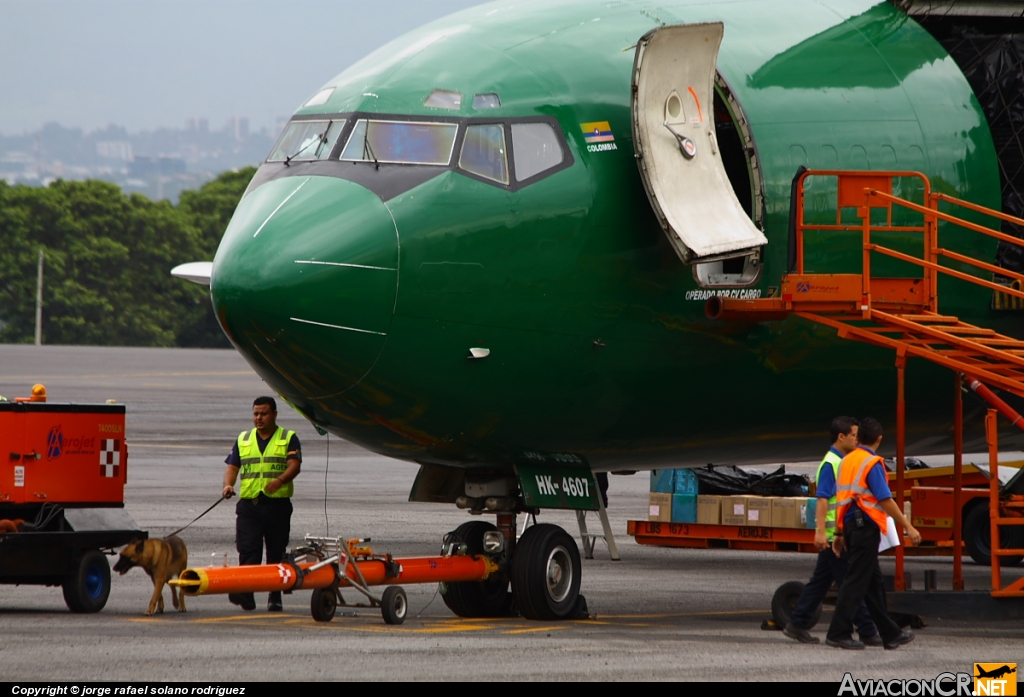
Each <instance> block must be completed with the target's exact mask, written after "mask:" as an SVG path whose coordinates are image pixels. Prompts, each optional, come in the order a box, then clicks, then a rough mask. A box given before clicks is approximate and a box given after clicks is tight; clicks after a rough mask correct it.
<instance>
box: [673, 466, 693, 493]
mask: <svg viewBox="0 0 1024 697" xmlns="http://www.w3.org/2000/svg"><path fill="white" fill-rule="evenodd" d="M672 491H673V492H674V493H676V494H692V495H694V496H696V495H697V475H696V474H694V473H693V470H691V469H678V470H676V477H675V487H674V488H673V489H672Z"/></svg>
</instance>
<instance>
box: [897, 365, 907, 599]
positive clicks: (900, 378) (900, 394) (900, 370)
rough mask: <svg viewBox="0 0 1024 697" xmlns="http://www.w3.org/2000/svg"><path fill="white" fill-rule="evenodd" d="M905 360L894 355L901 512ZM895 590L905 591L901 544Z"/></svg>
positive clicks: (904, 437) (899, 505)
mask: <svg viewBox="0 0 1024 697" xmlns="http://www.w3.org/2000/svg"><path fill="white" fill-rule="evenodd" d="M906 370H907V358H906V356H905V355H901V354H899V353H897V355H896V505H897V506H898V507H899V509H900V510H901V511H902V510H903V466H904V461H903V458H904V455H905V450H906V441H907V414H906V412H907V403H906V399H905V387H906V385H905V383H906ZM902 528H903V526H902V525H897V526H896V531H897V533H898V534H899V536H900V541H901V542H905V540H904V539H903V530H902ZM895 585H896V590H898V591H903V590H906V589H907V581H906V577H905V576H904V575H903V544H900V546H899V547H897V548H896V581H895Z"/></svg>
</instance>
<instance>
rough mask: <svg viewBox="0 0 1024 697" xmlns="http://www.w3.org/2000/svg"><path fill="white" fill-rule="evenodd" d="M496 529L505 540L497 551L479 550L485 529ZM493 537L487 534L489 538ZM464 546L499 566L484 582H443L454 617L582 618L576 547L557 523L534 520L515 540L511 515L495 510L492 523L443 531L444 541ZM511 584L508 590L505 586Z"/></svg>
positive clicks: (584, 613)
mask: <svg viewBox="0 0 1024 697" xmlns="http://www.w3.org/2000/svg"><path fill="white" fill-rule="evenodd" d="M493 531H498V532H500V533H501V534H502V537H503V538H504V540H505V544H504V548H503V549H501V550H500V551H498V552H488V551H487V550H486V549H485V544H484V540H485V536H486V535H487V533H490V532H493ZM493 539H494V536H493V535H492V536H488V540H493ZM449 545H465V547H466V549H465V553H466V554H471V555H480V554H483V555H487V556H490V557H491V559H492V561H494V562H495V563H497V564H498V565H499V566H500V567H501V571H500V572H499V573H497V574H493V575H492V576H491V577H490V578H488V579H486V580H484V581H467V582H461V583H448V584H446V585H445V588H444V589H443V591H442V593H443V595H442V598H443V599H444V603H445V605H447V606H448V608H449V609H450V610H451V611H452V612H454V613H455V614H456V615H458V616H460V617H508V616H510V615H516V614H518V615H521V616H522V617H524V618H526V619H530V620H545V621H550V620H561V619H585V618H586V617H587V616H588V613H587V605H586V600H585V599H584V598H583V596H582V595H580V580H581V576H582V565H581V563H580V552H579V547H577V546H576V541H575V540H574V539H573V538H572V536H570V535H569V534H568V533H567V532H566V531H565V530H563V529H562V528H560V527H558V526H557V525H551V524H539V525H533V526H531V527H529V528H527V529H526V531H525V532H524V533H523V535H522V537H520V538H519V539H518V541H517V540H516V517H515V514H511V513H500V514H498V526H497V527H495V526H494V525H491V524H490V523H487V522H485V521H479V520H474V521H470V522H467V523H463V524H462V525H460V526H459V527H458V528H456V529H455V530H454V531H452V532H450V533H449V534H448V535H447V536H445V546H446V547H448V546H449ZM510 583H511V592H510V591H509V585H510Z"/></svg>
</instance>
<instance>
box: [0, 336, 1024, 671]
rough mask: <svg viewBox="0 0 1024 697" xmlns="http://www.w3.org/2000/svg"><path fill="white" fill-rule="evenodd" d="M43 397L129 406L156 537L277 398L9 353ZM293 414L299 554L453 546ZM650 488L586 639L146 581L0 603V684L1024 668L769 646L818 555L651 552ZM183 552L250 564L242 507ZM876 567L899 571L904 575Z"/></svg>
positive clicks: (975, 652)
mask: <svg viewBox="0 0 1024 697" xmlns="http://www.w3.org/2000/svg"><path fill="white" fill-rule="evenodd" d="M35 382H42V383H44V384H45V385H46V387H47V390H48V392H49V397H50V401H52V402H61V401H67V402H104V401H106V400H108V399H116V400H117V401H118V402H119V403H122V404H125V405H127V410H128V425H127V437H128V443H129V478H128V485H127V489H126V492H125V499H126V501H125V505H126V508H127V510H128V512H129V513H131V515H132V516H133V517H134V518H135V520H136V521H138V523H139V524H140V525H141V526H142V528H143V529H145V530H148V531H149V532H150V534H151V535H153V536H161V535H166V534H167V533H169V532H171V531H172V530H174V529H175V528H177V527H179V526H181V525H184V524H185V523H187V522H188V521H189V520H191V519H192V518H193V517H195V516H196V515H198V514H199V513H200V512H201V511H203V510H204V509H205V508H206V507H207V506H209V505H210V504H211V503H213V502H214V501H215V500H216V499H217V498H218V496H219V491H220V486H221V484H220V482H221V476H222V474H223V461H224V457H225V456H226V455H227V451H228V449H229V448H230V446H231V443H232V441H233V439H234V437H235V436H236V435H237V434H238V432H239V431H240V430H242V429H243V428H250V427H251V421H250V417H249V409H250V405H251V404H252V399H253V398H254V397H256V396H257V395H259V394H263V393H265V392H267V391H268V390H267V388H266V386H265V385H264V384H263V383H262V381H261V380H260V378H259V377H257V376H256V375H255V374H254V373H253V372H252V370H251V369H250V368H249V366H248V365H247V364H246V363H245V362H244V360H242V358H241V357H239V356H238V355H237V354H236V353H235V352H233V351H230V350H177V349H137V348H98V347H60V346H47V347H42V348H36V347H32V346H0V394H2V395H4V396H6V397H8V398H11V397H15V396H21V395H27V394H28V393H29V390H30V388H31V386H32V384H33V383H35ZM280 408H281V413H280V418H279V421H280V423H281V424H282V425H285V426H287V427H289V428H294V429H295V430H296V431H298V433H299V436H300V438H301V439H302V444H303V456H304V462H303V467H302V474H301V475H300V476H299V478H298V480H297V481H296V496H295V501H294V502H295V514H294V517H293V520H292V543H293V544H295V543H297V542H298V541H299V540H300V538H301V536H302V535H303V534H306V533H309V534H325V533H328V534H332V535H339V534H342V535H345V536H346V537H372V538H373V546H374V549H375V550H377V551H381V552H385V551H389V552H392V553H394V554H396V555H426V554H434V553H437V552H438V551H439V549H440V543H441V537H442V536H443V534H444V533H445V532H447V531H449V530H452V529H454V528H455V527H456V526H457V525H459V524H460V523H462V522H464V521H466V520H468V519H469V516H468V515H467V514H466V513H465V512H463V511H459V510H457V509H456V508H454V507H453V506H442V505H433V504H421V503H409V502H408V501H407V500H406V499H407V497H408V492H409V487H410V485H411V484H412V481H413V478H414V477H415V474H416V471H417V468H416V465H414V464H410V463H404V462H399V461H395V460H389V459H387V458H383V457H380V456H377V455H374V454H372V453H368V452H366V451H364V450H362V449H360V448H358V447H356V446H353V445H351V444H348V443H346V442H344V441H342V440H340V439H338V438H336V437H333V436H331V437H330V439H328V438H326V437H321V436H318V435H317V434H316V432H315V431H314V430H313V428H312V427H311V426H310V425H309V424H308V423H307V422H306V421H305V420H304V419H303V418H302V417H300V416H299V415H298V414H296V413H294V412H292V411H291V410H289V409H288V408H287V406H286V405H283V404H282V405H280ZM826 416H828V415H826ZM825 422H826V423H827V420H826V421H825ZM328 448H329V450H330V458H329V462H328ZM796 469H797V470H798V471H809V470H810V467H809V466H807V465H804V466H802V468H801V467H799V466H798V467H797V468H796ZM647 490H648V478H647V475H646V473H640V474H638V475H636V476H631V477H629V476H625V477H619V476H614V477H611V490H610V492H609V497H610V507H609V514H610V517H611V521H612V526H613V529H614V531H615V533H616V535H617V541H618V544H619V550H620V553H621V556H622V561H619V562H612V561H610V560H609V558H608V553H607V550H606V549H604V548H603V547H602V546H601V543H598V550H597V553H596V557H597V558H596V559H594V560H584V562H583V588H582V591H583V593H584V595H585V596H586V598H587V601H588V603H589V605H590V608H591V610H592V611H593V612H595V613H596V619H593V620H587V621H573V622H561V623H557V622H556V623H542V622H529V621H526V620H522V619H503V620H486V621H482V620H464V619H459V618H457V617H455V616H454V615H452V614H451V613H450V612H449V611H448V609H447V608H446V607H445V606H444V604H443V603H442V601H441V598H440V597H439V596H438V595H437V594H436V590H437V589H436V586H407V587H406V591H407V592H408V594H409V602H410V617H409V619H408V620H407V621H406V622H405V624H403V625H401V626H399V627H389V626H387V625H385V624H384V623H383V621H382V620H381V618H380V615H379V614H378V613H377V612H376V611H373V610H359V611H357V612H356V613H355V614H356V616H338V617H335V619H334V621H332V622H330V623H326V624H318V623H316V622H314V621H313V620H312V618H311V617H310V614H309V592H308V591H298V592H296V593H294V594H292V595H286V596H285V602H284V605H285V612H283V613H280V614H268V613H267V612H266V611H265V601H266V598H265V596H257V601H258V608H257V610H256V611H254V612H250V613H245V612H242V611H240V610H238V609H237V608H235V607H234V606H232V605H230V604H228V602H227V600H226V598H224V597H223V596H205V597H198V598H190V599H189V600H188V609H189V611H188V612H187V613H186V614H177V613H172V612H168V613H166V614H164V615H162V616H156V617H152V618H147V617H144V616H143V612H144V611H145V609H146V606H147V604H148V600H149V596H150V594H151V592H152V586H151V584H150V581H149V579H148V577H147V576H146V575H145V574H144V573H143V572H142V571H141V570H132V571H131V572H129V573H128V574H127V575H126V576H116V575H115V577H114V579H113V588H112V591H111V594H110V600H109V602H108V604H107V606H106V608H105V609H104V610H103V611H102V612H100V613H98V614H94V615H75V614H72V613H70V612H68V611H67V609H66V608H65V606H64V602H63V599H62V597H61V592H60V589H59V588H45V587H39V586H18V587H15V586H0V637H2V638H0V680H7V681H28V680H31V681H85V680H126V681H136V682H140V683H141V682H145V683H148V684H152V683H157V682H161V683H162V682H166V681H177V680H188V681H202V682H214V683H217V684H229V683H230V682H231V681H246V682H248V681H257V680H302V681H309V680H342V679H348V678H354V679H360V680H474V681H480V680H535V679H540V680H709V681H722V680H729V681H738V680H825V681H831V682H836V683H838V682H839V681H840V680H841V679H842V676H843V673H845V672H847V671H850V672H851V673H852V674H853V676H854V677H855V678H857V679H866V678H885V679H896V678H926V679H930V678H934V677H935V676H937V675H938V674H939V673H941V672H944V671H950V672H958V671H964V672H967V671H970V670H971V669H972V663H973V662H975V661H986V662H989V661H1007V662H1013V661H1017V662H1020V663H1024V627H1022V626H1021V623H1020V622H1009V621H1006V622H988V623H971V622H963V621H951V620H943V619H942V618H940V617H928V618H926V620H927V621H928V623H929V626H928V627H926V628H924V629H922V630H920V631H918V632H917V640H916V641H915V642H914V643H912V644H910V645H909V646H905V647H902V648H901V649H900V650H898V651H881V650H868V651H862V652H844V651H837V650H834V649H827V648H826V647H825V646H824V644H823V643H822V644H820V645H817V646H809V645H803V644H798V643H796V642H794V641H791V640H789V639H786V638H785V637H784V636H783V635H782V633H781V632H775V631H762V630H761V629H760V625H761V621H762V620H763V619H764V618H766V617H768V616H769V607H770V601H771V597H772V594H773V592H774V591H775V589H776V588H777V587H778V586H779V585H781V584H782V583H784V582H786V581H790V580H802V581H806V579H807V578H808V577H809V575H810V572H811V570H812V568H813V566H814V558H813V556H812V555H801V554H789V553H774V554H769V553H761V552H739V551H723V550H684V549H668V548H656V547H647V546H641V545H637V544H636V543H635V542H634V541H633V540H632V538H629V537H627V536H626V534H625V530H626V521H627V520H628V519H630V518H633V519H637V518H641V519H642V518H643V517H644V516H645V513H646V510H647ZM325 502H326V506H325ZM325 509H326V510H325ZM540 520H541V521H546V522H553V523H556V524H559V525H562V526H563V527H564V528H565V529H566V530H568V531H569V532H570V533H572V534H573V535H574V536H576V537H577V539H578V529H577V527H576V522H575V519H574V517H573V516H572V514H571V513H568V512H564V511H545V512H543V514H542V515H541V516H540ZM521 522H522V519H520V523H521ZM595 523H596V521H595ZM181 536H182V537H183V538H184V539H185V541H186V543H187V544H188V546H189V559H190V564H191V565H192V566H208V565H221V564H223V563H224V562H225V560H227V562H228V563H229V564H235V563H237V556H236V553H235V550H234V511H233V506H232V504H230V503H229V504H222V505H221V506H219V507H217V508H215V509H214V510H213V512H211V513H210V514H209V515H207V516H206V517H205V518H203V519H202V520H200V521H199V522H198V523H196V524H195V525H194V526H192V527H191V528H189V529H188V530H186V531H185V532H184V533H182V534H181ZM883 563H884V564H885V565H889V566H890V569H891V564H892V562H891V561H885V562H883ZM964 568H965V571H966V577H967V585H968V588H973V589H984V588H986V587H987V584H988V583H989V575H988V570H987V568H981V567H977V566H975V565H973V564H972V563H970V562H969V561H968V562H967V563H965V565H964ZM907 569H908V570H909V571H911V573H912V574H913V576H914V577H915V579H922V578H923V575H924V569H937V570H938V573H939V584H940V588H941V587H947V588H948V586H949V583H950V578H951V570H952V563H951V561H950V560H947V559H923V560H909V561H908V563H907ZM883 571H885V569H884V568H883ZM1020 573H1021V570H1020V569H1014V570H1009V571H1008V574H1007V575H1008V576H1009V577H1011V578H1012V577H1015V576H1018V575H1019V574H1020ZM168 600H169V599H168ZM167 605H168V609H169V608H170V603H167ZM339 612H340V611H339ZM829 617H830V613H829V611H828V609H827V608H826V612H825V614H824V616H823V619H822V622H821V623H820V624H819V625H818V626H817V627H815V628H814V629H813V630H812V631H813V633H814V634H816V635H818V636H821V637H822V638H823V637H824V632H825V628H826V626H827V621H828V619H829Z"/></svg>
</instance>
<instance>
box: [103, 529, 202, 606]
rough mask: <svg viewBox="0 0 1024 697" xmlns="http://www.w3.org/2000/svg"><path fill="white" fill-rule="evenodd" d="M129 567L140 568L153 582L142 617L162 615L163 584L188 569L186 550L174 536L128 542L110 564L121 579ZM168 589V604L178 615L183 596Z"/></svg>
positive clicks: (173, 589)
mask: <svg viewBox="0 0 1024 697" xmlns="http://www.w3.org/2000/svg"><path fill="white" fill-rule="evenodd" d="M133 566H141V567H142V568H143V569H145V571H146V573H147V574H149V577H150V578H151V579H153V598H152V599H151V600H150V601H149V609H148V610H146V614H147V615H152V614H153V612H154V611H156V612H163V611H164V594H163V589H164V584H165V583H167V582H168V581H170V580H171V579H172V578H176V577H177V576H178V574H180V573H181V572H182V571H184V570H185V567H186V566H188V548H186V547H185V543H184V542H182V541H181V538H180V537H178V536H177V535H171V536H170V537H166V538H164V539H162V540H157V539H150V540H139V541H138V542H132V543H131V544H128V545H126V546H125V548H124V549H122V550H121V556H120V557H119V558H118V560H117V563H116V564H114V571H117V572H118V573H120V574H121V575H122V576H123V575H124V574H125V573H126V572H127V571H128V569H130V568H132V567H133ZM170 588H171V603H172V604H173V605H174V607H175V608H176V609H177V610H178V612H185V594H184V593H183V592H182V591H181V590H180V589H178V588H175V587H174V586H170ZM179 599H180V602H179Z"/></svg>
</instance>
